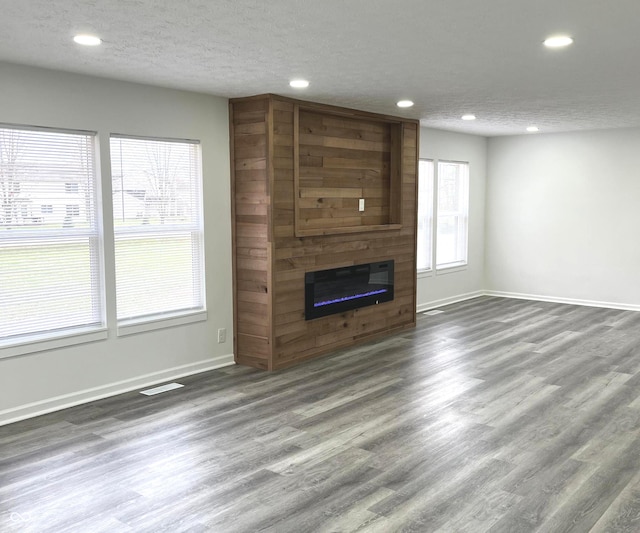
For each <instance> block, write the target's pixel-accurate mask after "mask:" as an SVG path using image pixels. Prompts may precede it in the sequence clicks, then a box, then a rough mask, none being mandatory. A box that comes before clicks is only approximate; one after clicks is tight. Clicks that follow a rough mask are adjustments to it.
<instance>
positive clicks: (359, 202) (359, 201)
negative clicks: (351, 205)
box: [358, 198, 364, 211]
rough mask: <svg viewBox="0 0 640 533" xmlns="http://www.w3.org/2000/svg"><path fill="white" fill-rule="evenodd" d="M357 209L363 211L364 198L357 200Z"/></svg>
mask: <svg viewBox="0 0 640 533" xmlns="http://www.w3.org/2000/svg"><path fill="white" fill-rule="evenodd" d="M358 211H364V198H360V199H359V200H358Z"/></svg>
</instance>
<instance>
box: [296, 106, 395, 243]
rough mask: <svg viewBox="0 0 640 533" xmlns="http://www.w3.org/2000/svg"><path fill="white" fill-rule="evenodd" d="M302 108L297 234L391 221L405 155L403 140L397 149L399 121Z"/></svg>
mask: <svg viewBox="0 0 640 533" xmlns="http://www.w3.org/2000/svg"><path fill="white" fill-rule="evenodd" d="M298 109H299V113H298V116H299V119H298V120H297V121H296V123H297V128H296V125H295V124H294V132H295V131H296V130H297V133H298V136H297V139H296V138H295V137H294V163H298V167H297V168H296V169H295V171H296V172H295V176H294V177H295V191H296V202H297V209H296V236H299V237H300V236H305V235H322V234H335V233H343V232H344V231H342V230H343V228H352V229H354V228H359V227H361V226H384V225H388V224H391V223H392V220H391V209H390V203H391V193H390V191H391V183H392V181H391V180H392V176H391V170H392V159H393V162H394V163H395V162H397V161H398V159H399V156H400V154H399V146H398V145H397V144H396V145H395V146H394V151H393V153H392V144H391V138H392V135H391V132H392V129H394V130H395V129H397V126H398V125H397V124H392V123H389V122H383V121H380V120H377V121H373V120H372V121H366V120H362V119H354V118H349V117H343V116H337V115H331V114H327V113H323V112H317V111H309V110H306V109H304V108H303V107H299V108H298ZM294 112H295V111H294ZM294 118H295V116H294ZM296 140H297V142H296ZM395 168H396V167H395V166H394V170H395ZM394 178H395V179H394V181H393V183H394V184H396V183H399V181H398V179H397V176H394ZM361 198H362V199H365V209H364V211H359V209H358V201H359V199H361ZM393 222H397V221H393ZM360 229H361V228H360Z"/></svg>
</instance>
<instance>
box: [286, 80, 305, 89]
mask: <svg viewBox="0 0 640 533" xmlns="http://www.w3.org/2000/svg"><path fill="white" fill-rule="evenodd" d="M289 85H291V87H293V88H294V89H306V88H307V87H309V82H308V81H307V80H291V81H290V82H289Z"/></svg>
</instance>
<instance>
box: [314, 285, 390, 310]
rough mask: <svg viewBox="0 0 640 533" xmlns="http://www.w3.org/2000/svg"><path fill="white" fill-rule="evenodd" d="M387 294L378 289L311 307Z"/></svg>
mask: <svg viewBox="0 0 640 533" xmlns="http://www.w3.org/2000/svg"><path fill="white" fill-rule="evenodd" d="M384 292H387V289H379V290H377V291H369V292H365V293H362V294H354V295H353V296H343V297H342V298H336V299H335V300H327V301H326V302H317V303H314V304H313V307H322V306H323V305H331V304H337V303H340V302H346V301H347V300H355V299H357V298H365V297H367V296H374V295H376V294H382V293H384Z"/></svg>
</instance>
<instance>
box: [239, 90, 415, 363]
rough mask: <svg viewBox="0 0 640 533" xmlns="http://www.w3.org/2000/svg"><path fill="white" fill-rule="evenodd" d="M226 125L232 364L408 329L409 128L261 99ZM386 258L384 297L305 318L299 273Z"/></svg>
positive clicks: (411, 243)
mask: <svg viewBox="0 0 640 533" xmlns="http://www.w3.org/2000/svg"><path fill="white" fill-rule="evenodd" d="M230 129H231V141H232V142H231V144H232V147H231V160H232V196H233V198H232V216H233V227H234V230H233V231H234V235H233V241H234V244H233V246H234V249H233V256H234V353H235V358H236V362H237V363H239V364H245V365H250V366H254V367H258V368H263V369H267V370H275V369H278V368H284V367H286V366H290V365H292V364H295V363H298V362H300V361H303V360H305V359H308V358H311V357H315V356H318V355H320V354H324V353H327V352H330V351H332V350H335V349H337V348H340V347H344V346H348V345H351V344H354V343H356V342H359V341H362V340H364V339H369V338H371V337H373V336H376V335H382V334H385V333H389V332H391V331H397V330H400V329H403V328H407V327H413V326H415V309H416V299H415V291H416V274H415V261H416V254H415V246H416V209H417V207H416V199H417V194H416V193H417V164H418V133H419V128H418V122H417V121H414V120H404V119H401V118H397V117H386V116H380V115H374V114H370V113H364V112H359V111H355V110H348V109H342V108H336V107H331V106H324V105H321V104H312V103H309V102H301V101H298V100H293V99H289V98H284V97H280V96H275V95H262V96H256V97H250V98H240V99H234V100H231V102H230ZM359 198H364V199H365V211H364V213H360V212H358V199H359ZM319 221H324V223H323V222H319ZM296 222H297V224H296ZM382 230H384V231H382ZM388 259H394V260H395V298H394V300H393V301H391V302H386V303H382V304H379V305H376V306H370V307H364V308H361V309H356V310H353V311H348V312H345V313H340V314H336V315H331V316H328V317H322V318H318V319H315V320H309V321H306V320H305V319H304V275H305V272H309V271H316V270H323V269H328V268H336V267H342V266H348V265H355V264H361V263H368V262H372V261H383V260H388Z"/></svg>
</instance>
